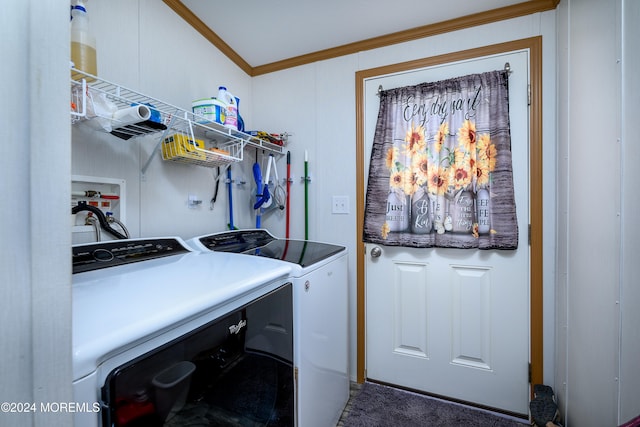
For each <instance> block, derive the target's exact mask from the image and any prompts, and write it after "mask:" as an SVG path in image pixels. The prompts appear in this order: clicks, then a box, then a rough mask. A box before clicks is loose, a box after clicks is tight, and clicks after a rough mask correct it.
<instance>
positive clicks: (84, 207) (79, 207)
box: [71, 202, 127, 239]
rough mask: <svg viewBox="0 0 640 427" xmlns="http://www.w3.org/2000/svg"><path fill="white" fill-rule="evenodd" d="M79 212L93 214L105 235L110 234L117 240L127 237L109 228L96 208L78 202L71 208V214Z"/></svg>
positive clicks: (101, 213) (103, 216)
mask: <svg viewBox="0 0 640 427" xmlns="http://www.w3.org/2000/svg"><path fill="white" fill-rule="evenodd" d="M80 211H89V212H93V213H94V214H95V215H96V216H97V217H98V222H99V223H100V228H102V229H103V230H104V231H106V232H107V233H109V234H111V235H112V236H113V237H115V238H117V239H126V238H127V236H125V235H124V234H122V233H120V232H119V231H117V230H114V229H113V228H111V225H109V222H107V217H106V216H105V215H104V213H103V212H102V211H101V210H100V209H98V208H96V207H95V206H91V205H88V204H86V203H83V202H80V203H79V204H78V205H77V206H74V207H73V208H71V213H72V214H77V213H78V212H80Z"/></svg>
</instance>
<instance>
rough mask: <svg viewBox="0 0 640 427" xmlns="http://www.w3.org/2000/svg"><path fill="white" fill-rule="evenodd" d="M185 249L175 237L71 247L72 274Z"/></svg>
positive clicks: (163, 255)
mask: <svg viewBox="0 0 640 427" xmlns="http://www.w3.org/2000/svg"><path fill="white" fill-rule="evenodd" d="M185 252H189V250H188V249H187V248H185V247H184V246H183V244H182V243H181V242H180V241H179V240H178V239H173V238H166V239H150V240H110V241H107V242H99V243H92V244H86V245H77V246H73V256H72V261H73V273H74V274H75V273H81V272H84V271H92V270H98V269H101V268H107V267H115V266H118V265H124V264H129V263H132V262H139V261H146V260H149V259H155V258H161V257H166V256H171V255H178V254H182V253H185Z"/></svg>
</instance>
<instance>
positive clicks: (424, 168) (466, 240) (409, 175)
mask: <svg viewBox="0 0 640 427" xmlns="http://www.w3.org/2000/svg"><path fill="white" fill-rule="evenodd" d="M363 238H364V241H365V242H369V243H377V244H381V245H388V246H408V247H446V248H480V249H516V248H517V247H518V224H517V219H516V206H515V198H514V189H513V173H512V162H511V138H510V131H509V90H508V74H507V73H506V72H505V71H492V72H487V73H482V74H473V75H469V76H464V77H458V78H454V79H449V80H443V81H439V82H435V83H423V84H419V85H416V86H407V87H402V88H397V89H391V90H387V91H383V92H381V93H380V110H379V113H378V122H377V125H376V131H375V136H374V141H373V147H372V150H371V160H370V164H369V178H368V183H367V192H366V204H365V218H364V230H363Z"/></svg>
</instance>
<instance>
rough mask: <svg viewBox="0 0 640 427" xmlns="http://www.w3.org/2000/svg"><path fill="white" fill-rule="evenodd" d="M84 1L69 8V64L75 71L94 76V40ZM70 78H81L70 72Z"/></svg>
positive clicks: (95, 61) (96, 70)
mask: <svg viewBox="0 0 640 427" xmlns="http://www.w3.org/2000/svg"><path fill="white" fill-rule="evenodd" d="M85 1H86V0H77V1H76V4H75V5H73V6H71V62H73V64H74V67H75V68H76V69H78V70H81V71H84V72H85V73H88V74H91V75H94V76H96V75H98V66H97V60H96V38H95V37H94V36H93V34H92V33H91V28H90V26H89V15H88V14H87V8H86V7H85V5H84V2H85ZM71 78H72V79H74V80H81V79H82V78H83V76H82V75H81V74H78V73H75V74H74V73H73V72H72V73H71ZM87 80H89V79H87Z"/></svg>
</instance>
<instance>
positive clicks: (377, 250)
mask: <svg viewBox="0 0 640 427" xmlns="http://www.w3.org/2000/svg"><path fill="white" fill-rule="evenodd" d="M380 255H382V249H380V248H379V247H378V246H376V247H374V248H372V249H371V258H378V257H379V256H380Z"/></svg>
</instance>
